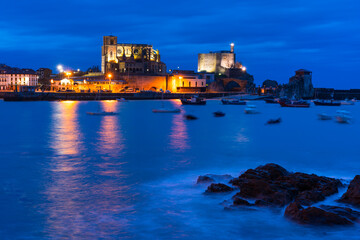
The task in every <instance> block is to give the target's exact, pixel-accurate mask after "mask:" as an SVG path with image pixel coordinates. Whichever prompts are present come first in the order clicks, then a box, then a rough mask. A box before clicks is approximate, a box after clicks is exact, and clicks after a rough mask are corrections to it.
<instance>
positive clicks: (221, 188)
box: [206, 183, 234, 193]
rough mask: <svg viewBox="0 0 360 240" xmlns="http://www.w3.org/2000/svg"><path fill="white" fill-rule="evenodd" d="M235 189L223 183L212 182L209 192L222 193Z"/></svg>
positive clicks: (207, 190)
mask: <svg viewBox="0 0 360 240" xmlns="http://www.w3.org/2000/svg"><path fill="white" fill-rule="evenodd" d="M233 190H234V189H233V188H232V187H229V186H228V185H225V184H223V183H212V184H211V185H210V186H209V187H208V188H207V189H206V192H207V193H221V192H231V191H233Z"/></svg>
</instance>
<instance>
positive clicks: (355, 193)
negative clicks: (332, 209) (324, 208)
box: [339, 175, 360, 206]
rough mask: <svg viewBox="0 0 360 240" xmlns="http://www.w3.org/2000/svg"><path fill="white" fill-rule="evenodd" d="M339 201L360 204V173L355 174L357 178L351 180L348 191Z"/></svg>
mask: <svg viewBox="0 0 360 240" xmlns="http://www.w3.org/2000/svg"><path fill="white" fill-rule="evenodd" d="M339 202H343V203H350V204H353V205H355V206H360V175H357V176H355V178H354V179H353V180H352V181H351V182H350V185H349V187H348V189H347V191H346V193H344V195H342V197H341V198H340V199H339Z"/></svg>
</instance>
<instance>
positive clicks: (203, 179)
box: [196, 175, 215, 183]
mask: <svg viewBox="0 0 360 240" xmlns="http://www.w3.org/2000/svg"><path fill="white" fill-rule="evenodd" d="M210 182H215V179H213V178H211V177H209V176H206V175H205V176H199V177H198V179H197V181H196V183H210Z"/></svg>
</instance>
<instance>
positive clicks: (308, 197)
mask: <svg viewBox="0 0 360 240" xmlns="http://www.w3.org/2000/svg"><path fill="white" fill-rule="evenodd" d="M323 200H325V196H324V195H323V194H322V193H321V192H320V191H304V192H300V193H299V195H298V196H297V197H296V198H295V201H296V202H298V203H300V204H301V205H305V206H310V205H311V204H313V203H316V202H320V201H323Z"/></svg>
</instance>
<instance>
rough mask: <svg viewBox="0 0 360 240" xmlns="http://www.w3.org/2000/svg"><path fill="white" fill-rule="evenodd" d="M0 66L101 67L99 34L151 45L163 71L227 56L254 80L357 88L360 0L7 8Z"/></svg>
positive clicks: (16, 4)
mask: <svg viewBox="0 0 360 240" xmlns="http://www.w3.org/2000/svg"><path fill="white" fill-rule="evenodd" d="M1 5H2V10H3V11H2V13H1V14H0V36H1V38H0V63H6V64H8V65H10V66H16V67H29V68H34V69H37V68H39V67H49V68H52V69H54V70H55V68H56V65H57V64H59V63H61V64H63V65H65V66H69V67H72V68H73V69H77V68H80V69H86V68H88V67H89V66H92V65H100V61H101V59H100V54H101V44H102V36H104V35H116V36H118V41H119V42H126V43H130V42H134V43H148V44H153V45H154V48H157V49H159V50H160V54H161V57H162V61H164V62H165V63H166V64H167V66H168V69H171V68H175V67H177V66H179V67H180V68H181V69H193V70H195V69H196V68H197V54H198V53H200V52H209V51H216V50H223V49H224V50H227V49H229V47H230V46H229V44H230V43H231V42H234V43H235V52H236V54H237V60H238V61H240V62H242V63H243V64H244V65H245V66H246V67H247V69H248V72H249V73H250V74H253V75H254V77H255V83H257V84H261V83H262V82H263V81H264V80H265V79H274V80H277V81H278V82H280V83H286V82H287V81H288V79H289V77H290V76H292V75H293V74H294V71H295V70H297V69H299V68H306V69H309V70H312V71H313V84H314V85H315V87H335V88H338V89H339V88H341V89H348V88H360V74H359V73H358V69H359V66H360V14H359V12H360V2H358V1H355V0H342V1H340V0H327V1H321V0H318V1H314V0H312V1H310V0H303V1H294V0H287V1H283V0H273V1H266V0H237V1H235V0H234V1H232V0H223V1H214V0H207V1H204V0H199V1H196V0H192V1H189V0H182V1H164V0H158V1H143V0H139V1H121V0H120V1H119V0H117V1H114V0H108V1H95V0H91V1H85V0H72V1H62V2H59V1H53V0H49V1H40V0H33V1H24V0H19V1H7V2H2V4H1Z"/></svg>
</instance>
